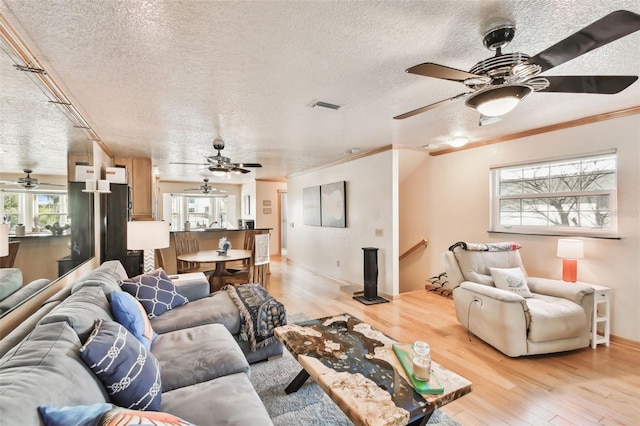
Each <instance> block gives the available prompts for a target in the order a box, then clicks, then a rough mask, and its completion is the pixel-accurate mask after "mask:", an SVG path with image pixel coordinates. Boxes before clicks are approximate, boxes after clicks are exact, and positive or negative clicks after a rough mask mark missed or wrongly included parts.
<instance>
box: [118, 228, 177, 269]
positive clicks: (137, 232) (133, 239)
mask: <svg viewBox="0 0 640 426" xmlns="http://www.w3.org/2000/svg"><path fill="white" fill-rule="evenodd" d="M165 247H169V222H163V221H139V222H127V249H129V250H144V272H149V271H152V270H153V268H154V266H155V259H154V253H153V250H155V249H161V248H165Z"/></svg>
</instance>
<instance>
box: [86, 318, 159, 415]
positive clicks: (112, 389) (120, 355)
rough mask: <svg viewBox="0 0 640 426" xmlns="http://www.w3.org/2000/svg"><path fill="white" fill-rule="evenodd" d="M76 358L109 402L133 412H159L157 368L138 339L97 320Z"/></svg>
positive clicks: (122, 328)
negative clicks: (91, 375)
mask: <svg viewBox="0 0 640 426" xmlns="http://www.w3.org/2000/svg"><path fill="white" fill-rule="evenodd" d="M80 357H81V358H82V360H83V361H84V363H85V364H87V366H88V367H89V368H90V369H91V371H93V373H94V374H95V375H96V376H97V377H98V379H100V381H101V382H102V384H103V385H104V386H105V388H106V390H107V393H108V394H109V397H110V398H111V401H112V402H114V403H116V404H117V405H119V406H121V407H126V408H130V409H134V410H152V411H157V410H159V409H160V398H161V391H162V385H161V382H160V365H159V363H158V360H157V359H156V357H155V356H153V354H152V353H151V352H149V351H147V349H146V348H145V347H144V345H143V344H142V343H140V341H139V340H138V339H136V338H135V337H134V336H133V335H132V334H131V333H129V332H128V331H127V329H126V328H124V327H123V326H122V325H120V324H118V323H117V322H115V321H110V320H104V319H100V320H98V321H97V322H96V325H95V327H94V329H93V331H92V332H91V335H90V336H89V339H88V340H87V343H85V344H84V346H82V347H81V348H80Z"/></svg>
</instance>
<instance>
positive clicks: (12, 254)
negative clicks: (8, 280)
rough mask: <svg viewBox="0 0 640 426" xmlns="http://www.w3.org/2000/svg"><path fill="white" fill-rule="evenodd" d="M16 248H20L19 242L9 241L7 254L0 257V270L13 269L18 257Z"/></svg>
mask: <svg viewBox="0 0 640 426" xmlns="http://www.w3.org/2000/svg"><path fill="white" fill-rule="evenodd" d="M18 248H20V241H9V254H8V255H7V256H3V257H0V268H13V264H14V263H15V262H16V256H17V255H18Z"/></svg>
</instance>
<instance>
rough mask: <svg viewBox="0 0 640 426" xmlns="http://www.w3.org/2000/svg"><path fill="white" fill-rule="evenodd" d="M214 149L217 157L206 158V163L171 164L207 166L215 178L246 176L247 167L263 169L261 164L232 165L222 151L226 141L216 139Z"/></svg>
mask: <svg viewBox="0 0 640 426" xmlns="http://www.w3.org/2000/svg"><path fill="white" fill-rule="evenodd" d="M213 149H215V150H217V151H218V153H217V154H216V155H210V156H208V157H206V160H207V162H206V163H181V162H170V163H169V164H189V165H196V166H207V169H208V170H209V171H210V172H212V173H213V175H214V176H225V175H226V174H227V173H232V172H233V173H238V174H244V173H249V172H250V170H247V169H246V168H247V167H262V164H260V163H232V162H231V159H230V158H229V157H223V156H222V154H221V151H222V150H223V149H224V141H223V140H222V139H220V138H216V139H215V140H214V141H213Z"/></svg>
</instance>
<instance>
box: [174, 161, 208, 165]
mask: <svg viewBox="0 0 640 426" xmlns="http://www.w3.org/2000/svg"><path fill="white" fill-rule="evenodd" d="M169 164H186V165H189V166H210V165H211V164H209V163H183V162H179V161H169Z"/></svg>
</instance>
